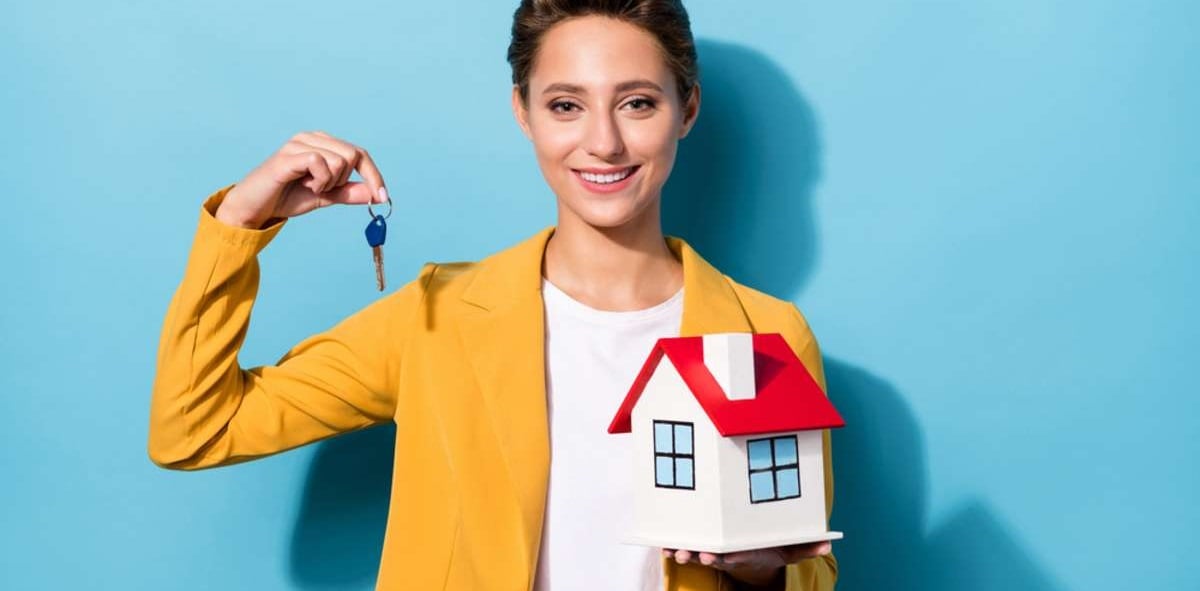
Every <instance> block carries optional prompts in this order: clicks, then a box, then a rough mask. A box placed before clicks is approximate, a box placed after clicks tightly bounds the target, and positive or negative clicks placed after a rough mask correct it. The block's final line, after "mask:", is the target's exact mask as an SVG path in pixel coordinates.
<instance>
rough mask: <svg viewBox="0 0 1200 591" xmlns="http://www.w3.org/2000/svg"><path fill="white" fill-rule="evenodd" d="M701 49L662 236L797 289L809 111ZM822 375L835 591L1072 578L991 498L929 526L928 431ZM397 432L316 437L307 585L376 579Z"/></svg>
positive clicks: (751, 70)
mask: <svg viewBox="0 0 1200 591" xmlns="http://www.w3.org/2000/svg"><path fill="white" fill-rule="evenodd" d="M698 51H699V54H700V64H701V72H702V83H703V84H704V87H703V95H702V101H703V103H702V107H701V115H700V119H699V120H698V121H697V123H696V126H695V127H694V128H693V130H692V133H691V134H689V136H688V137H687V138H686V139H685V140H684V141H683V142H682V143H681V144H680V151H679V155H678V159H677V161H676V166H675V171H674V172H673V173H672V176H671V180H670V181H669V182H668V184H667V187H666V189H665V192H664V203H663V227H664V231H666V232H667V233H669V234H673V235H676V236H681V237H683V238H685V239H687V240H688V241H689V243H691V244H692V245H693V246H695V248H696V250H697V251H698V252H700V253H701V254H702V256H704V257H705V258H706V259H707V260H709V261H710V262H712V263H713V264H714V265H716V266H717V268H719V269H721V270H722V271H724V272H725V273H727V274H729V275H730V276H732V277H733V278H735V279H737V280H738V281H740V282H742V283H745V284H747V285H750V286H753V287H755V288H757V289H760V290H763V291H765V292H767V293H770V294H772V295H776V296H779V297H788V296H793V295H794V294H798V293H800V291H801V290H802V289H803V287H804V285H805V283H806V281H807V280H808V279H809V278H810V276H811V275H812V271H813V268H814V265H815V263H816V256H817V254H818V249H817V234H816V228H815V223H814V216H813V212H812V196H813V191H814V188H815V186H816V183H817V180H818V178H819V166H818V164H819V162H820V156H821V153H820V146H819V143H818V139H817V138H818V134H817V127H816V119H815V117H814V114H813V110H812V108H811V106H810V105H809V103H808V102H807V101H806V100H805V99H804V98H803V96H802V95H801V94H800V92H799V91H798V90H797V89H796V87H795V86H794V85H793V84H792V82H791V80H790V79H789V77H788V75H787V74H786V73H785V72H784V71H783V70H782V69H780V68H779V67H778V66H777V65H775V64H774V63H773V62H771V61H770V60H769V59H767V58H766V57H765V56H763V55H762V54H759V53H757V52H755V51H753V50H750V49H747V48H745V47H740V46H736V45H730V44H726V43H720V42H714V41H706V40H700V41H699V43H698ZM818 336H819V335H818ZM825 373H826V377H827V381H828V384H829V392H830V396H831V397H832V398H833V401H834V403H835V404H836V405H837V407H838V409H839V410H840V411H841V413H842V415H843V416H844V417H845V419H846V423H847V427H846V428H845V429H840V430H837V431H835V432H834V435H833V453H834V481H835V485H836V490H835V503H834V517H833V522H832V524H831V526H832V527H833V528H834V529H838V530H841V531H844V532H846V538H845V539H844V540H841V541H838V542H835V544H834V551H835V553H836V554H837V556H838V561H839V565H840V568H839V570H840V575H839V583H838V589H839V590H842V591H874V590H877V589H890V590H896V591H917V590H920V591H961V590H963V589H971V590H973V591H988V590H991V589H996V590H1000V589H1005V590H1009V589H1023V590H1029V591H1057V590H1058V589H1062V588H1063V587H1062V586H1061V585H1059V584H1058V583H1056V582H1053V577H1052V576H1051V575H1050V573H1049V572H1048V571H1047V570H1046V569H1045V568H1043V567H1042V566H1041V565H1040V564H1039V562H1038V561H1037V560H1035V559H1034V558H1033V557H1031V556H1030V555H1029V554H1028V553H1027V552H1026V551H1025V550H1024V549H1023V548H1022V547H1021V545H1020V544H1019V543H1018V541H1017V540H1016V539H1015V537H1014V536H1013V534H1012V533H1010V531H1009V530H1008V529H1007V528H1006V527H1005V526H1004V524H1003V523H1002V522H1001V521H1000V520H999V519H998V518H997V517H996V516H995V515H994V514H993V513H992V512H991V511H990V510H989V509H988V507H987V506H986V505H985V504H984V503H982V502H972V503H969V504H967V505H965V506H963V507H962V508H960V509H959V510H958V511H956V512H955V513H954V514H953V515H952V516H951V517H950V518H949V519H947V520H944V521H942V522H940V523H937V524H932V525H930V524H927V523H926V515H925V507H926V506H927V505H928V480H927V472H928V470H927V467H926V459H925V446H924V439H923V435H922V433H921V430H920V427H919V425H918V424H917V422H916V417H915V416H914V415H913V413H912V411H911V409H910V408H909V406H908V405H907V403H906V402H905V400H904V397H903V395H902V394H901V393H900V392H898V391H896V389H895V388H893V387H892V386H890V385H889V384H888V383H886V382H885V381H883V380H882V379H880V378H877V377H875V376H873V375H871V374H870V373H868V372H867V371H865V370H863V369H860V368H857V367H855V366H853V365H852V364H850V363H847V362H845V361H841V360H837V359H831V358H828V357H827V358H826V360H825ZM394 438H395V429H394V427H391V426H383V427H377V428H372V429H367V430H364V431H358V432H354V433H348V434H345V435H342V436H340V437H335V438H333V439H329V440H326V441H324V442H321V443H319V444H317V445H318V446H319V447H318V449H317V452H316V454H315V456H314V459H313V463H312V465H311V467H310V470H309V474H308V479H307V483H306V486H305V490H304V498H303V501H302V503H301V508H300V512H299V515H298V516H297V521H296V524H295V529H294V533H293V536H292V547H291V560H290V564H291V574H292V579H293V581H294V582H295V583H296V585H297V586H298V587H299V588H304V589H328V588H337V589H352V588H359V589H371V588H373V587H374V582H375V576H376V573H377V570H378V567H379V558H380V553H381V551H382V546H383V535H384V528H385V524H386V517H387V509H388V498H389V486H390V484H389V483H390V479H391V471H392V452H393V442H394ZM397 535H403V532H397Z"/></svg>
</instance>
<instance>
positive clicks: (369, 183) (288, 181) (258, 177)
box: [216, 131, 387, 228]
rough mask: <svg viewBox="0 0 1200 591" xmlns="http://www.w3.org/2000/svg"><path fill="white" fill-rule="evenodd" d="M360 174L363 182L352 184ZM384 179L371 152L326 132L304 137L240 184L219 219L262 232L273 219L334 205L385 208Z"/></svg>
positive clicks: (223, 205) (285, 146)
mask: <svg viewBox="0 0 1200 591" xmlns="http://www.w3.org/2000/svg"><path fill="white" fill-rule="evenodd" d="M355 170H357V171H358V173H359V175H360V176H362V178H363V180H364V181H365V182H361V183H359V182H354V183H351V182H348V181H349V179H350V173H351V172H353V171H355ZM385 201H387V190H386V189H385V188H384V185H383V175H381V174H379V169H378V168H376V167H375V162H374V161H373V160H371V156H370V155H369V154H367V151H366V150H364V149H362V148H360V147H358V146H356V145H354V144H351V143H349V142H346V141H343V140H340V139H338V138H335V137H333V136H331V135H329V134H327V133H325V132H323V131H313V132H300V133H298V134H296V135H294V136H292V138H291V139H289V140H288V141H287V143H285V144H283V147H281V148H279V150H278V151H277V152H275V153H274V154H272V155H271V157H270V158H267V160H266V161H265V162H263V163H262V164H260V165H259V166H258V167H257V168H255V169H254V170H252V171H250V173H249V174H247V175H246V178H244V179H242V180H241V181H238V183H237V184H236V185H234V187H233V188H232V189H230V190H229V193H227V194H226V195H225V199H224V200H223V201H222V202H221V206H220V207H219V208H217V213H216V218H217V219H218V220H220V221H222V222H224V223H226V224H230V225H235V226H241V227H243V228H261V227H262V226H263V225H264V224H266V223H268V222H271V221H273V220H274V219H275V218H289V217H294V216H298V215H301V214H304V213H308V212H310V211H312V210H314V209H319V208H321V207H324V206H326V205H329V204H331V203H383V202H385Z"/></svg>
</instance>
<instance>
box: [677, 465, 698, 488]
mask: <svg viewBox="0 0 1200 591" xmlns="http://www.w3.org/2000/svg"><path fill="white" fill-rule="evenodd" d="M675 486H686V487H688V488H692V487H694V486H696V485H695V484H694V483H693V480H692V460H691V459H689V458H675Z"/></svg>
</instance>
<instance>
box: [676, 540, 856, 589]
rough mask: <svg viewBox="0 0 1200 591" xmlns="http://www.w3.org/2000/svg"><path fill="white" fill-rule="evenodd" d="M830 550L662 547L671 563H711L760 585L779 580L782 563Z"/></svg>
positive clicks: (826, 545) (823, 546) (820, 546)
mask: <svg viewBox="0 0 1200 591" xmlns="http://www.w3.org/2000/svg"><path fill="white" fill-rule="evenodd" d="M831 549H832V545H831V543H830V542H813V543H811V544H795V545H792V546H778V547H775V548H761V549H757V550H745V551H742V552H727V553H725V554H715V553H712V552H695V551H692V550H676V549H673V548H663V556H666V557H668V558H670V557H672V556H674V558H675V562H678V563H679V564H687V563H689V562H698V563H700V564H703V565H706V566H711V567H713V568H716V569H720V570H723V571H725V572H727V573H729V575H730V576H732V577H733V578H735V579H738V580H739V581H742V582H744V583H746V584H747V585H752V586H755V587H760V586H765V585H769V584H771V583H772V582H776V581H781V580H782V578H781V576H782V573H781V571H782V570H783V567H784V566H785V565H788V564H791V563H793V562H800V561H802V560H804V559H807V558H814V557H817V556H821V555H824V554H829V552H830V550H831ZM779 588H780V589H782V588H783V587H782V586H780V587H779Z"/></svg>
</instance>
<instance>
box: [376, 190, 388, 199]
mask: <svg viewBox="0 0 1200 591" xmlns="http://www.w3.org/2000/svg"><path fill="white" fill-rule="evenodd" d="M378 199H379V203H387V200H388V194H387V187H379V196H378Z"/></svg>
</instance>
